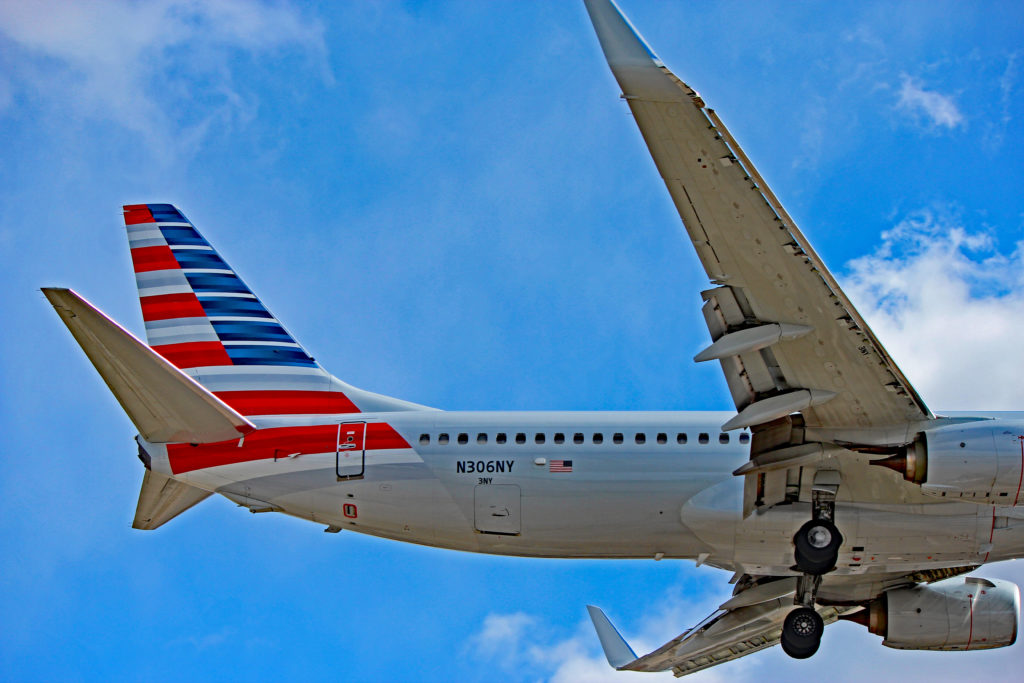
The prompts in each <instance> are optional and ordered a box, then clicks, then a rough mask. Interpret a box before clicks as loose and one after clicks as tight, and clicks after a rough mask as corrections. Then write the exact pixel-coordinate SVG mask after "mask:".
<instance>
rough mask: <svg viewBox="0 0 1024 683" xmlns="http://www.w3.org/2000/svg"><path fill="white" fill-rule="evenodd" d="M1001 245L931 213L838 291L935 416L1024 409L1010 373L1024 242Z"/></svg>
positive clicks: (910, 223)
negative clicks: (1006, 247)
mask: <svg viewBox="0 0 1024 683" xmlns="http://www.w3.org/2000/svg"><path fill="white" fill-rule="evenodd" d="M998 246H999V245H998V244H997V243H996V242H995V241H994V240H993V238H992V236H991V235H990V234H989V233H987V232H984V231H978V230H971V229H968V228H966V227H964V226H963V225H962V224H961V221H960V220H958V218H957V217H956V216H955V215H953V214H951V213H950V212H949V211H946V210H943V209H936V208H930V209H923V210H920V211H916V212H914V213H912V214H911V215H909V216H908V217H907V218H905V219H904V220H903V221H901V222H900V223H899V224H898V225H897V226H896V227H895V228H894V229H893V230H891V231H888V232H886V233H884V234H883V235H882V244H881V246H880V247H879V248H878V250H877V251H876V252H875V253H874V254H871V255H869V256H865V257H862V258H858V259H855V260H853V261H851V262H850V263H849V264H848V268H849V271H850V274H849V276H848V277H847V278H846V279H845V284H844V287H845V288H846V290H847V292H848V293H849V294H850V296H851V298H852V299H853V301H854V304H855V305H856V306H857V307H858V310H859V311H860V312H861V314H862V315H863V316H864V318H865V319H866V320H867V322H868V324H869V325H871V327H872V329H873V330H874V331H875V333H876V335H877V336H878V338H879V339H880V340H881V342H882V344H883V345H885V347H886V349H887V350H888V351H889V352H890V354H891V355H892V356H893V358H894V359H895V360H896V362H897V364H898V365H899V366H900V368H901V369H902V370H903V371H904V373H905V374H906V375H907V377H908V379H909V380H910V381H911V383H913V384H914V386H915V388H916V389H917V390H918V392H919V393H920V394H921V395H922V398H924V400H925V401H926V402H927V403H928V404H929V406H931V407H932V408H933V409H934V408H938V409H943V410H983V409H988V410H1014V409H1017V410H1019V409H1021V408H1024V388H1022V386H1021V382H1020V381H1019V379H1020V378H1019V372H1016V368H1015V367H1014V365H1015V364H1016V363H1017V362H1018V361H1019V359H1020V357H1021V356H1020V340H1021V339H1024V242H1018V243H1017V244H1016V245H1014V246H1013V251H1012V252H1010V253H1005V254H1004V253H1000V252H999V251H998ZM1010 368H1013V369H1012V370H1010ZM1007 370H1010V371H1007Z"/></svg>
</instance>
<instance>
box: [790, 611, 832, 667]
mask: <svg viewBox="0 0 1024 683" xmlns="http://www.w3.org/2000/svg"><path fill="white" fill-rule="evenodd" d="M824 632H825V622H824V621H823V620H822V618H821V615H819V614H818V613H817V612H815V611H814V610H813V609H811V608H809V607H798V608H796V609H795V610H793V611H792V612H790V613H789V614H787V615H786V620H785V621H784V622H783V623H782V649H783V651H784V652H785V653H786V654H787V655H789V656H790V657H792V658H793V659H807V658H808V657H810V656H811V655H813V654H814V653H815V652H817V651H818V647H819V646H820V645H821V634H822V633H824Z"/></svg>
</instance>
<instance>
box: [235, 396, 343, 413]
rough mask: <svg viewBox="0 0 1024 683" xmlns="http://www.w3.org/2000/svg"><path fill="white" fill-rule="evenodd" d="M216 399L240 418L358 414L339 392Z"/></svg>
mask: <svg viewBox="0 0 1024 683" xmlns="http://www.w3.org/2000/svg"><path fill="white" fill-rule="evenodd" d="M215 394H216V396H217V398H219V399H220V400H222V401H224V402H225V403H227V404H228V405H229V406H231V407H232V408H234V409H235V410H237V411H238V412H239V413H241V414H242V415H328V414H337V413H358V412H359V408H357V407H356V405H355V404H354V403H352V401H350V400H349V398H348V396H346V395H345V394H343V393H341V392H340V391H218V392H215Z"/></svg>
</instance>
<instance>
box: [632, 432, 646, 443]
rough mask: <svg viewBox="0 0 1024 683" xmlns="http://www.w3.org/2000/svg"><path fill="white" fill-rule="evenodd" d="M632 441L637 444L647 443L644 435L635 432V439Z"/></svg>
mask: <svg viewBox="0 0 1024 683" xmlns="http://www.w3.org/2000/svg"><path fill="white" fill-rule="evenodd" d="M633 439H634V440H635V441H636V442H637V443H647V435H646V434H644V433H643V432H637V433H636V436H635V437H633Z"/></svg>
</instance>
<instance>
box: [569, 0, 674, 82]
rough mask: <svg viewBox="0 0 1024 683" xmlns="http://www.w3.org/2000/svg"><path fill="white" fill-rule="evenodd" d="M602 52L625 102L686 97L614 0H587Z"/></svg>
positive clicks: (588, 10)
mask: <svg viewBox="0 0 1024 683" xmlns="http://www.w3.org/2000/svg"><path fill="white" fill-rule="evenodd" d="M585 2H586V5H587V12H589V13H590V21H591V23H593V24H594V31H595V32H596V33H597V39H598V40H599V41H600V42H601V50H603V51H604V57H605V59H606V60H608V66H609V67H611V70H612V73H613V74H614V75H615V80H616V81H618V82H619V87H621V88H622V94H623V97H625V98H626V99H634V98H640V99H650V100H663V101H675V100H681V99H682V98H683V97H685V96H686V94H684V93H683V92H682V91H681V90H680V89H679V85H678V84H677V83H676V82H674V81H673V80H672V79H671V78H670V77H669V76H668V74H667V73H666V71H665V68H664V65H663V64H662V63H661V60H660V59H658V56H657V55H655V54H654V51H653V50H651V48H650V47H649V46H648V45H647V43H646V42H644V39H643V38H641V37H640V34H639V33H637V31H636V29H635V28H633V25H632V24H630V23H629V19H627V18H626V17H625V15H624V14H622V12H621V11H620V10H619V8H618V7H616V6H615V3H614V2H612V0H585Z"/></svg>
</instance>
